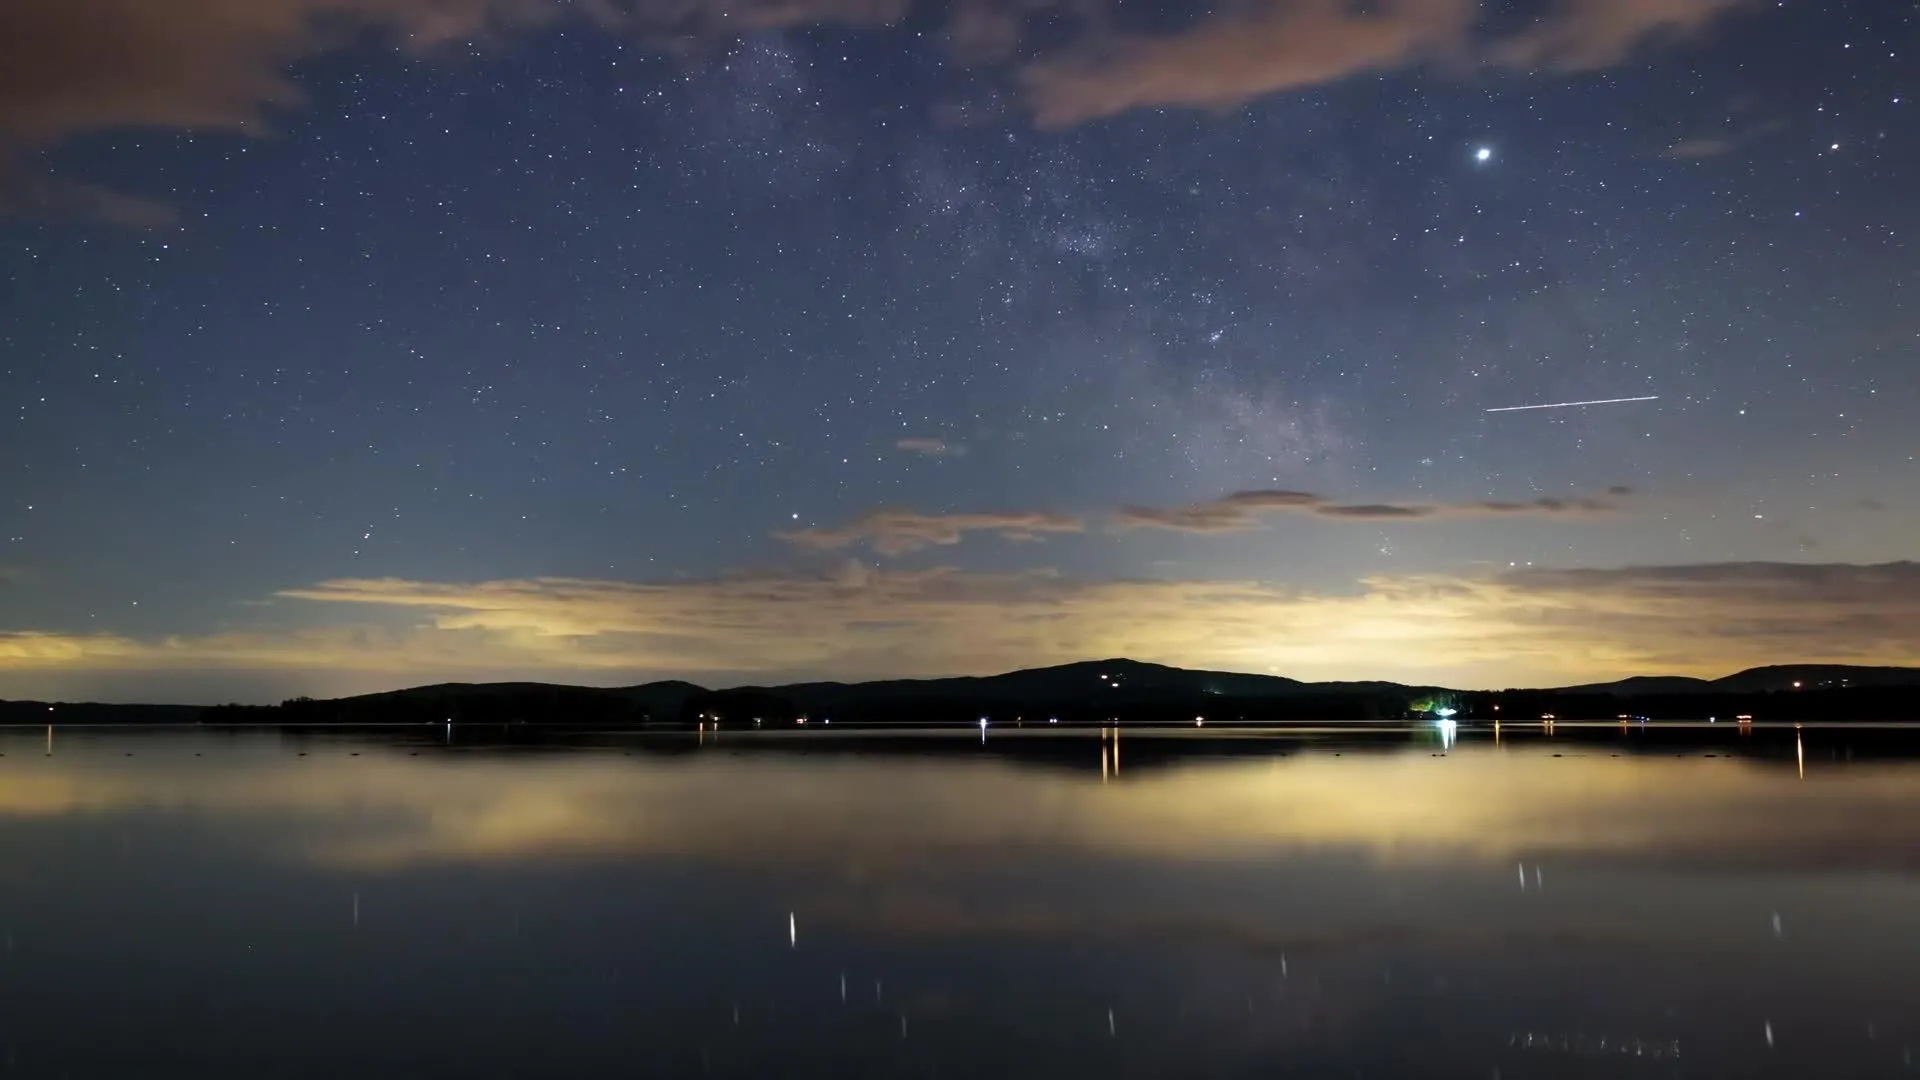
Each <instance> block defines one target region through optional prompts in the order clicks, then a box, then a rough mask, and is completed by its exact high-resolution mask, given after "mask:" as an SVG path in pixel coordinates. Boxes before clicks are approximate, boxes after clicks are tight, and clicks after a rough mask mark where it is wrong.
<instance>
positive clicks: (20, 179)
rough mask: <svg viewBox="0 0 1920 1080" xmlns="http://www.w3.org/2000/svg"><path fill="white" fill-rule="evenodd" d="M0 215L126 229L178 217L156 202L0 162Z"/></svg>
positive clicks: (157, 226)
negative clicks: (78, 221)
mask: <svg viewBox="0 0 1920 1080" xmlns="http://www.w3.org/2000/svg"><path fill="white" fill-rule="evenodd" d="M0 214H31V215H34V216H38V217H49V218H77V219H80V220H83V221H94V222H99V223H102V224H106V225H118V226H121V227H123V228H128V229H160V228H165V227H167V226H170V225H174V224H177V223H178V221H179V216H180V215H179V213H178V212H177V211H176V210H175V209H174V208H173V207H172V206H169V205H168V204H166V203H164V202H161V201H160V200H158V199H149V198H147V197H145V196H141V195H131V194H127V193H125V192H120V191H115V190H113V189H111V188H107V187H102V186H101V185H99V184H90V183H86V182H83V181H76V180H67V179H63V178H60V177H56V176H45V175H35V174H29V173H26V172H25V171H24V169H23V168H12V167H10V166H9V165H8V164H7V163H6V162H5V161H4V160H0Z"/></svg>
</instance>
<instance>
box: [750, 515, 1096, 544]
mask: <svg viewBox="0 0 1920 1080" xmlns="http://www.w3.org/2000/svg"><path fill="white" fill-rule="evenodd" d="M1085 531H1086V523H1085V522H1083V521H1081V520H1080V519H1079V518H1076V517H1069V516H1067V515H1065V514H1049V513H1044V512H1040V511H1020V512H1015V513H976V514H921V513H916V512H914V511H912V510H873V511H869V512H868V513H865V514H862V515H860V516H859V517H857V518H855V519H853V520H852V521H850V522H848V523H847V524H845V525H843V526H841V527H840V528H837V529H796V530H794V531H792V532H783V533H779V534H777V535H778V536H779V537H780V539H782V540H785V541H787V542H788V543H790V544H794V545H797V546H799V547H803V548H811V549H812V550H814V551H840V550H843V549H845V548H849V547H852V546H853V545H855V544H869V545H871V546H872V548H873V550H874V551H876V552H878V553H880V554H882V555H905V554H907V553H909V552H914V551H920V550H922V549H925V548H930V547H945V546H951V545H953V544H957V543H959V542H960V540H961V538H963V537H965V536H966V535H967V534H968V533H974V532H987V533H994V534H996V535H999V536H1001V537H1003V538H1005V539H1009V540H1032V539H1037V538H1038V537H1040V536H1042V535H1045V534H1048V533H1077V532H1085Z"/></svg>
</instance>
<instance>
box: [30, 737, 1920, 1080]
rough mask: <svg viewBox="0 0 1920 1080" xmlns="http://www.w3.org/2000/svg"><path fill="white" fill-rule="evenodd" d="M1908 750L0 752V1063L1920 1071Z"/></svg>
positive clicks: (1371, 1072)
mask: <svg viewBox="0 0 1920 1080" xmlns="http://www.w3.org/2000/svg"><path fill="white" fill-rule="evenodd" d="M1906 740H1907V737H1906V736H1904V735H1901V734H1897V733H1888V732H1866V731H1844V730H1832V729H1822V730H1818V731H1811V730H1810V731H1807V732H1793V731H1784V732H1782V731H1763V732H1759V733H1750V734H1742V733H1740V732H1737V731H1732V730H1727V729H1725V727H1724V726H1723V727H1722V728H1719V729H1714V730H1693V731H1684V732H1669V733H1667V734H1665V735H1660V734H1659V733H1649V732H1646V731H1641V730H1635V731H1632V732H1615V731H1612V730H1610V729H1600V730H1598V731H1595V730H1586V731H1572V732H1564V733H1557V734H1556V736H1555V737H1552V738H1548V737H1546V736H1545V735H1544V734H1543V733H1531V734H1528V735H1525V736H1518V737H1515V736H1509V737H1507V738H1504V739H1503V740H1501V742H1499V743H1498V744H1496V743H1494V742H1493V740H1492V738H1491V736H1490V735H1489V734H1488V733H1481V732H1466V733H1462V735H1461V736H1460V738H1459V741H1458V742H1455V743H1451V744H1449V743H1448V742H1447V741H1445V740H1440V739H1437V738H1436V737H1434V736H1433V735H1432V734H1431V733H1427V732H1419V731H1411V732H1408V731H1402V732H1378V733H1369V734H1365V735H1345V736H1334V735H1330V734H1327V733H1318V734H1315V733H1304V734H1303V733H1288V734H1277V733H1240V734H1236V735H1233V736H1231V737H1220V736H1218V735H1215V734H1201V733H1194V732H1185V733H1179V734H1178V737H1176V736H1175V734H1174V733H1167V734H1166V735H1165V736H1164V737H1160V738H1153V737H1146V736H1143V735H1141V734H1138V733H1133V732H1128V733H1125V734H1122V735H1121V736H1120V737H1119V738H1118V739H1117V740H1116V739H1109V738H1106V737H1104V736H1103V735H1102V734H1101V733H1099V732H1095V731H1077V732H1059V733H1033V732H1018V733H1017V732H1005V733H1002V732H994V733H991V734H990V735H989V736H987V737H986V738H984V739H983V738H982V737H981V736H979V735H975V734H972V733H964V734H958V735H955V734H932V735H918V736H914V737H911V738H908V737H874V736H860V735H850V734H849V735H841V734H834V735H827V734H823V733H812V732H808V733H805V734H804V735H792V736H772V735H769V736H751V735H744V734H743V735H732V734H728V735H723V736H721V737H720V738H718V739H717V740H716V739H713V738H711V737H699V736H693V735H688V736H685V737H681V736H664V737H663V736H653V737H637V736H625V735H618V736H616V735H603V736H582V737H578V738H572V739H561V740H557V741H550V742H549V743H548V744H547V745H542V746H501V745H497V744H495V743H494V741H493V740H491V739H489V738H488V736H486V735H485V734H484V733H479V734H474V735H468V734H464V733H463V734H462V735H460V736H459V737H456V738H455V739H454V740H453V741H452V743H451V745H449V744H448V742H447V739H446V737H445V736H444V735H443V734H442V733H439V732H432V733H426V734H422V733H419V732H418V731H412V732H391V733H379V734H367V735H357V736H349V735H329V736H324V737H322V736H302V735H292V734H282V733H277V732H245V733H238V732H220V731H209V730H193V731H172V732H127V731H82V730H70V729H61V730H59V731H57V732H54V733H53V738H52V743H51V752H49V746H48V737H47V733H46V732H44V731H41V730H33V731H25V730H19V729H12V730H7V731H4V732H0V752H4V754H5V756H4V757H0V933H4V935H5V940H4V952H0V1054H4V1057H3V1058H0V1075H11V1076H21V1077H41V1076H44V1077H63V1076H72V1077H82V1076H132V1075H140V1076H157V1075H188V1074H192V1075H199V1076H215V1075H234V1076H241V1075H246V1076H284V1077H323V1076H324V1077H338V1076H340V1075H343V1074H345V1073H352V1074H356V1075H359V1076H362V1077H388V1076H393V1077H399V1076H408V1077H422V1076H460V1077H506V1076H533V1075H542V1076H545V1075H601V1074H609V1073H612V1072H614V1071H623V1072H625V1073H627V1074H630V1075H646V1076H708V1075H711V1076H732V1077H748V1076H753V1077H774V1076H848V1077H850V1076H875V1077H894V1076H903V1077H904V1076H912V1077H930V1076H938V1077H974V1076H977V1077H1023V1076H1033V1077H1064V1076H1101V1077H1107V1076H1170V1077H1210V1076H1219V1077H1237V1076H1274V1075H1287V1076H1303V1077H1321V1076H1324V1077H1346V1076H1385V1077H1402V1076H1433V1077H1455V1076H1458V1077H1475V1078H1487V1077H1494V1076H1498V1077H1502V1078H1506V1080H1512V1078H1518V1077H1553V1078H1559V1077H1587V1076H1595V1077H1600V1076H1634V1077H1638V1076H1649V1077H1652V1076H1688V1077H1703V1076H1729V1077H1733V1076H1741V1077H1772V1076H1781V1077H1787V1076H1819V1077H1847V1076H1862V1077H1867V1076H1899V1075H1910V1074H1912V1073H1913V1072H1915V1071H1916V1069H1915V1066H1914V1064H1913V1049H1914V1045H1915V1043H1916V1042H1920V875H1917V874H1916V871H1920V761H1917V760H1914V759H1912V758H1911V757H1909V755H1908V754H1907V752H1906V751H1905V749H1904V746H1905V741H1906ZM1912 742H1913V745H1914V746H1915V747H1916V748H1920V739H1914V740H1912Z"/></svg>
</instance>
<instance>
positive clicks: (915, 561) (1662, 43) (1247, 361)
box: [0, 0, 1920, 701]
mask: <svg viewBox="0 0 1920 1080" xmlns="http://www.w3.org/2000/svg"><path fill="white" fill-rule="evenodd" d="M1917 56H1920V15H1917V14H1916V10H1915V8H1914V5H1912V4H1907V3H1894V2H1891V0H1887V2H1865V0H1860V2H1853V3H1814V2H1811V0H1791V2H1786V3H1778V4H1772V3H1739V2H1735V0H1636V2H1632V3H1629V2H1626V0H1618V2H1613V0H1551V2H1546V3H1512V4H1495V3H1486V4H1475V3H1473V2H1471V0H1387V2H1384V3H1379V4H1374V5H1369V6H1367V7H1366V8H1365V9H1364V10H1362V9H1357V8H1355V7H1354V6H1353V5H1349V4H1345V3H1342V2H1339V0H1246V2H1244V3H1239V4H1228V5H1214V6H1212V7H1211V9H1210V10H1208V11H1207V12H1205V13H1200V12H1196V11H1195V10H1194V9H1193V8H1192V7H1189V6H1185V5H1160V6H1159V7H1154V6H1153V5H1143V4H1136V3H1121V2H1119V0H949V2H946V3H926V4H917V3H913V2H911V0H895V2H889V0H786V2H780V3H773V2H766V3H758V2H753V0H637V2H632V0H629V2H615V0H599V2H593V3H589V2H587V0H580V2H577V3H568V2H563V0H515V2H505V0H495V2H488V0H195V2H192V3H178V4H157V3H150V2H147V0H7V2H6V3H5V4H4V5H0V206H3V207H4V216H0V696H12V697H62V698H83V697H84V698H96V699H107V700H129V699H138V700H154V699H160V700H186V701H211V700H226V699H229V698H232V699H239V700H277V699H279V698H280V697H285V696H289V695H292V694H296V693H311V694H338V693H346V692H357V691H363V690H371V689H382V688H390V687H395V686H401V685H409V684H414V683H422V682H432V681H438V680H441V679H473V680H491V679H507V678H539V679H550V680H556V681H572V682H582V683H592V684H600V685H613V684H626V683H634V682H641V681H645V680H648V679H653V678H662V677H686V678H690V679H693V680H695V681H698V682H702V683H704V684H707V685H728V684H735V683H741V682H774V681H786V680H792V679H798V678H816V677H839V678H864V677H876V676H894V675H943V674H962V673H975V674H979V673H990V672H994V671H999V670H1005V669H1009V668H1014V667H1021V666H1034V665H1037V664H1044V663H1053V662H1060V661H1067V660H1074V659H1082V658H1088V657H1102V656H1112V655H1128V656H1133V657H1135V658H1138V659H1142V660H1154V661H1161V662H1168V663H1176V664H1181V665H1185V666H1194V667H1202V666H1204V667H1215V668H1225V669H1233V670H1247V671H1261V672H1275V673H1280V674H1287V675H1292V676H1295V677H1299V678H1314V679H1324V678H1356V677H1364V678H1393V679H1399V680H1403V681H1437V682H1441V683H1446V684H1449V685H1463V686H1481V685H1514V684H1525V683H1540V682H1575V681H1583V680H1590V679H1598V678H1606V677H1614V676H1619V675H1626V674H1633V673H1642V672H1663V673H1679V674H1702V675H1720V674H1725V673H1727V672H1730V671H1733V670H1736V669H1738V668H1741V667H1745V666H1750V665H1753V664H1760V663H1770V662H1785V661H1802V660H1808V661H1821V660H1831V661H1842V662H1868V663H1900V662H1911V661H1913V660H1914V659H1915V657H1916V656H1920V566H1916V565H1914V564H1912V563H1909V562H1905V561H1902V560H1907V559H1910V558H1911V557H1913V556H1914V555H1915V553H1916V548H1917V547H1920V540H1916V538H1920V461H1917V459H1916V455H1920V425H1916V422H1915V418H1916V413H1915V406H1916V405H1917V404H1920V259H1917V256H1920V248H1916V240H1915V238H1916V237H1920V198H1916V196H1915V192H1916V191H1920V133H1917V131H1916V125H1915V122H1914V120H1913V119H1912V118H1913V117H1914V116H1916V115H1917V114H1916V112H1915V110H1916V108H1920V79H1916V78H1915V75H1916V73H1920V64H1917V63H1916V57H1917ZM1619 398H1654V399H1656V400H1644V401H1625V402H1618V403H1614V404H1605V405H1591V406H1582V407H1572V408H1561V409H1539V410H1527V411H1515V412H1488V411H1487V410H1490V409H1501V408H1508V407H1514V406H1525V405H1539V404H1554V403H1561V402H1578V401H1586V400H1596V399H1619Z"/></svg>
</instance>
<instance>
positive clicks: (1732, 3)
mask: <svg viewBox="0 0 1920 1080" xmlns="http://www.w3.org/2000/svg"><path fill="white" fill-rule="evenodd" d="M1747 2H1748V0H1560V2H1559V3H1558V4H1557V5H1556V6H1555V8H1554V10H1553V11H1552V12H1551V13H1549V14H1548V15H1546V16H1545V17H1543V18H1541V19H1539V20H1538V21H1536V22H1535V23H1534V25H1533V26H1532V27H1531V28H1529V29H1528V30H1525V31H1523V32H1521V33H1519V34H1515V35H1514V36H1512V37H1509V38H1506V39H1504V40H1502V41H1500V42H1498V43H1497V44H1495V45H1494V46H1493V49H1492V56H1493V58H1494V59H1495V60H1496V61H1497V62H1499V63H1501V64H1505V65H1507V66H1509V67H1522V68H1539V67H1544V68H1553V69H1556V70H1560V71H1589V70H1593V69H1595V68H1603V67H1608V66H1610V65H1612V64H1616V63H1619V62H1620V61H1621V60H1624V59H1626V57H1627V56H1628V55H1629V54H1631V53H1632V52H1633V50H1634V49H1635V48H1637V47H1639V46H1641V45H1643V44H1645V43H1647V42H1648V41H1650V40H1654V39H1658V38H1669V39H1671V38H1682V37H1686V36H1687V35H1690V34H1695V33H1698V32H1700V31H1701V30H1702V29H1704V28H1705V27H1706V26H1707V25H1708V24H1710V23H1712V22H1713V21H1714V20H1716V19H1718V18H1720V17H1721V16H1722V15H1725V14H1726V13H1727V12H1729V11H1731V10H1733V9H1734V8H1736V7H1739V6H1741V5H1743V4H1745V3H1747Z"/></svg>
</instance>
